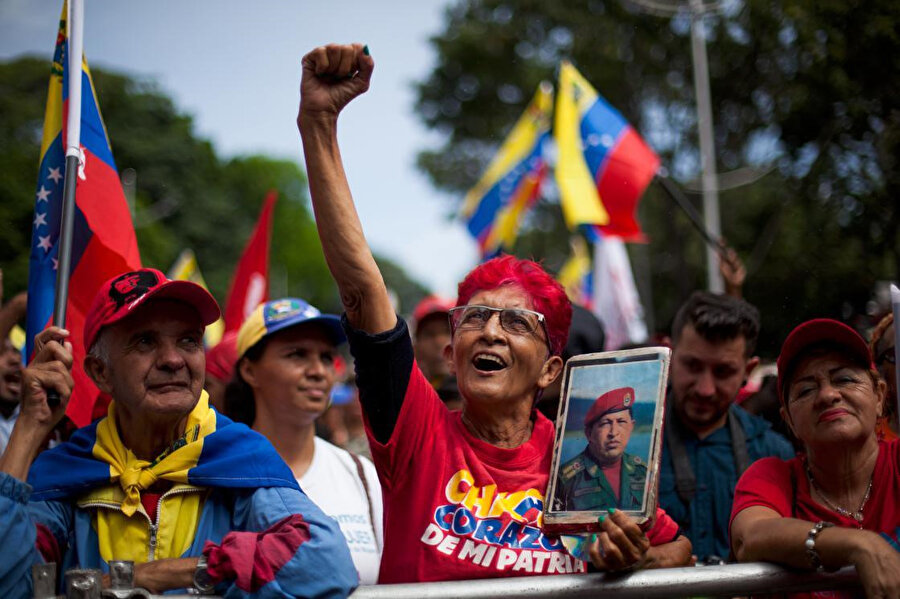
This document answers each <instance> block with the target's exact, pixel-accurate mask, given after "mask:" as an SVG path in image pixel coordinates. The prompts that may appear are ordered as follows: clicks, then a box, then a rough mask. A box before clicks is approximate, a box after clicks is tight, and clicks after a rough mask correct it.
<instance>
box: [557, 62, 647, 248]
mask: <svg viewBox="0 0 900 599" xmlns="http://www.w3.org/2000/svg"><path fill="white" fill-rule="evenodd" d="M554 137H555V138H556V145H557V149H558V158H557V164H556V181H557V185H558V186H559V192H560V199H561V202H562V207H563V214H564V215H565V218H566V224H567V225H568V227H569V228H570V229H572V230H575V229H581V230H582V231H583V232H584V233H585V234H586V235H587V236H588V238H589V239H591V240H594V239H597V238H598V236H600V235H602V236H608V237H618V238H621V239H623V240H624V241H642V240H644V234H643V232H642V231H641V228H640V226H639V225H638V223H637V221H636V220H635V218H634V212H635V210H636V209H637V204H638V200H640V197H641V195H642V194H643V193H644V190H645V189H646V188H647V185H648V184H649V183H650V181H651V180H652V179H653V176H654V175H655V174H656V171H657V169H658V168H659V158H658V157H657V156H656V154H655V153H654V152H653V150H651V149H650V148H649V147H648V146H647V144H646V143H644V140H643V139H641V137H640V136H639V135H638V134H637V132H636V131H635V130H634V128H633V127H632V126H631V125H629V124H628V122H627V121H626V120H625V119H624V118H622V115H621V114H619V113H618V111H616V109H615V108H613V107H612V106H610V105H609V103H607V102H606V100H604V99H603V98H602V97H601V96H600V95H599V94H597V92H596V90H594V88H593V87H592V86H591V84H590V83H588V81H587V80H586V79H585V78H584V77H583V76H582V75H581V73H579V72H578V71H577V70H576V69H575V67H574V66H572V65H571V64H570V63H568V62H563V63H562V64H561V65H560V70H559V90H558V91H557V100H556V119H555V122H554Z"/></svg>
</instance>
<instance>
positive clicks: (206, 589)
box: [192, 555, 216, 595]
mask: <svg viewBox="0 0 900 599" xmlns="http://www.w3.org/2000/svg"><path fill="white" fill-rule="evenodd" d="M215 589H216V583H214V582H213V579H212V577H211V576H210V575H209V572H208V571H207V569H206V556H205V555H201V556H200V559H199V560H197V568H196V569H195V570H194V588H193V589H192V590H193V591H194V593H196V594H197V595H212V593H213V591H215Z"/></svg>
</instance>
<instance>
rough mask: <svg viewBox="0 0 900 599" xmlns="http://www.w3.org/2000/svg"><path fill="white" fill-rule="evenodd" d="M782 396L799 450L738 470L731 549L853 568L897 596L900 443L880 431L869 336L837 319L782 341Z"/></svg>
mask: <svg viewBox="0 0 900 599" xmlns="http://www.w3.org/2000/svg"><path fill="white" fill-rule="evenodd" d="M778 393H779V398H780V399H781V405H782V407H781V414H782V417H783V418H784V419H785V421H786V422H787V423H788V425H789V426H790V427H791V430H792V431H793V432H794V434H795V435H796V436H797V438H798V439H800V441H801V442H802V443H803V446H804V450H805V451H804V454H803V455H801V456H799V457H796V458H793V459H791V460H787V461H784V460H780V459H778V458H765V459H762V460H759V461H757V462H756V463H754V464H753V465H752V466H750V468H748V469H747V471H746V472H745V473H744V475H743V476H742V477H741V479H740V481H739V482H738V484H737V488H736V489H735V494H734V505H733V508H732V516H731V544H732V549H733V550H734V553H735V555H736V556H737V558H738V559H739V560H740V561H757V560H766V561H774V562H778V563H782V564H785V565H787V566H791V567H796V568H812V569H828V570H834V569H837V568H840V567H842V566H848V565H853V566H856V570H857V572H858V574H859V578H860V582H861V583H862V585H863V588H864V590H865V592H866V595H867V596H869V597H882V596H883V597H898V596H900V553H898V547H900V545H898V532H900V502H898V499H900V442H898V441H890V442H885V441H879V440H878V437H877V435H876V432H875V424H876V420H877V419H878V417H879V416H881V414H882V411H883V409H884V398H885V383H884V381H883V380H882V379H881V377H880V376H879V375H878V371H877V370H876V369H875V367H874V364H873V361H872V355H871V353H870V352H869V348H868V346H867V345H866V343H865V341H863V339H862V337H860V336H859V335H858V334H857V333H856V331H854V330H853V329H851V328H850V327H848V326H846V325H844V324H842V323H840V322H837V321H835V320H828V319H817V320H810V321H808V322H805V323H803V324H801V325H800V326H798V327H797V328H795V329H794V330H793V331H792V332H791V334H790V335H788V337H787V339H786V340H785V342H784V345H783V346H782V348H781V355H780V356H779V357H778Z"/></svg>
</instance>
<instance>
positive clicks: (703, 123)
mask: <svg viewBox="0 0 900 599" xmlns="http://www.w3.org/2000/svg"><path fill="white" fill-rule="evenodd" d="M703 13H704V8H703V0H691V56H692V58H693V61H694V90H695V92H696V94H697V128H698V130H699V133H700V167H701V173H702V178H703V218H704V220H705V221H706V229H707V230H708V231H709V233H710V234H711V235H712V236H713V237H714V238H715V239H719V238H721V237H722V225H721V223H720V221H719V190H718V181H717V180H716V142H715V138H714V137H713V118H712V100H711V97H712V94H711V93H710V91H709V64H708V63H707V59H706V38H705V37H704V35H703V31H702V27H703ZM706 275H707V280H708V286H709V290H710V291H712V292H713V293H722V292H723V291H724V290H725V284H724V282H723V281H722V275H721V274H720V273H719V262H718V257H717V256H716V252H715V250H714V249H713V248H711V247H709V246H707V248H706Z"/></svg>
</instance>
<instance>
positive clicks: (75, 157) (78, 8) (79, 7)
mask: <svg viewBox="0 0 900 599" xmlns="http://www.w3.org/2000/svg"><path fill="white" fill-rule="evenodd" d="M68 6H69V9H68V13H69V14H68V15H67V16H66V21H67V25H68V28H69V32H68V36H67V39H68V44H69V47H68V49H67V50H68V52H67V53H66V61H67V63H68V64H67V65H66V68H67V69H68V73H69V113H68V115H67V119H66V175H65V179H64V182H63V200H62V218H61V222H60V225H59V248H58V251H57V265H56V266H57V268H56V295H55V297H54V301H53V324H54V326H57V327H60V328H65V326H66V303H67V302H68V299H69V271H70V270H71V267H72V231H73V229H74V224H75V187H76V182H77V181H78V169H79V167H80V166H81V165H82V164H83V163H84V156H83V155H82V153H81V78H82V70H81V60H82V51H83V40H84V37H83V33H84V5H83V4H82V0H69V5H68ZM47 399H48V403H50V404H51V405H58V404H59V395H58V394H57V393H55V392H52V391H51V392H49V393H48V398H47Z"/></svg>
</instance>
